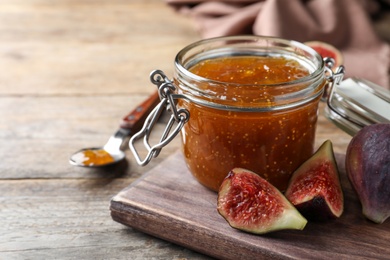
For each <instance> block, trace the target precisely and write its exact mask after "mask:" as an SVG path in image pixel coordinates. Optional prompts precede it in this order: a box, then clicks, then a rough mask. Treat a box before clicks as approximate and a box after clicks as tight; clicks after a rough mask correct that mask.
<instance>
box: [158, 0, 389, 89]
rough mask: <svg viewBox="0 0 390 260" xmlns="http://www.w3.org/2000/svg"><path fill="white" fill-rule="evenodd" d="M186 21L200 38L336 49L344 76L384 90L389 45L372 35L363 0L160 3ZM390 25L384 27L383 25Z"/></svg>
mask: <svg viewBox="0 0 390 260" xmlns="http://www.w3.org/2000/svg"><path fill="white" fill-rule="evenodd" d="M165 1H166V2H167V3H168V4H169V5H170V6H172V7H173V8H174V9H175V10H176V11H177V12H179V13H181V14H184V15H187V16H189V17H191V18H192V19H193V20H194V22H195V25H196V29H197V30H198V31H199V33H200V35H201V37H202V38H210V37H216V36H227V35H240V34H255V35H263V36H274V37H280V38H285V39H291V40H296V41H300V42H306V41H323V42H326V43H330V44H332V45H334V46H335V47H336V48H338V49H339V50H340V51H341V52H342V54H343V58H344V65H345V67H346V77H352V76H354V77H360V78H365V79H368V80H370V81H372V82H374V83H377V84H379V85H381V86H383V87H386V88H390V83H389V68H390V45H389V44H388V43H386V42H384V41H383V40H381V39H380V38H379V37H378V35H377V34H376V32H375V30H374V28H373V24H372V20H371V18H370V15H372V14H373V13H375V12H377V11H378V8H379V5H378V3H377V2H376V1H369V0H260V1H250V0H225V1H208V0H197V1H195V0H192V1H191V0H165ZM389 26H390V25H389Z"/></svg>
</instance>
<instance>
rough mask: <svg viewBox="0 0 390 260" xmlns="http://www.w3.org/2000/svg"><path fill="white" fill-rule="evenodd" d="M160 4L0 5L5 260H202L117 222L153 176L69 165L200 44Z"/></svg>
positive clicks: (129, 168) (0, 199) (0, 243)
mask: <svg viewBox="0 0 390 260" xmlns="http://www.w3.org/2000/svg"><path fill="white" fill-rule="evenodd" d="M198 39H199V36H198V35H197V33H196V32H195V30H194V26H193V24H192V23H191V20H189V19H188V18H186V17H182V16H179V15H177V14H175V13H174V12H173V11H172V10H171V9H170V8H168V7H167V6H166V5H165V4H164V2H163V1H160V0H148V1H145V0H131V1H125V0H117V1H110V0H96V1H89V0H77V1H76V0H58V1H50V0H23V1H22V0H9V1H2V2H1V3H0V142H1V148H0V155H1V156H0V158H1V162H0V192H1V194H0V220H1V225H0V258H1V259H54V258H66V259H86V258H87V259H120V258H125V259H148V258H149V259H150V258H154V259H207V258H208V257H206V256H204V255H201V254H198V253H196V252H193V251H190V250H188V249H186V248H182V247H180V246H177V245H174V244H171V243H169V242H166V241H163V240H159V239H157V238H154V237H151V236H148V235H146V234H144V233H141V232H137V231H136V230H133V229H131V228H127V227H125V226H123V225H120V224H118V223H117V222H114V221H113V220H112V219H111V217H110V212H109V202H110V199H111V198H112V197H113V196H114V195H115V194H117V193H118V192H119V191H120V190H122V189H123V188H125V187H127V186H128V185H129V184H131V183H132V182H133V181H134V180H136V179H137V178H138V177H140V176H141V175H142V174H143V173H144V172H146V171H148V170H149V169H151V168H152V167H154V166H156V165H157V164H159V163H160V162H162V161H163V160H164V159H165V158H167V157H168V156H169V155H170V154H172V153H173V152H174V151H176V150H177V148H178V146H179V142H178V140H175V141H174V142H173V143H172V144H171V145H170V146H169V147H168V148H166V149H165V150H163V152H162V154H161V155H160V157H158V158H157V159H155V160H154V161H153V162H152V163H151V164H150V165H148V166H146V167H139V166H137V165H136V163H135V160H134V159H133V158H132V155H131V154H130V152H129V151H126V153H127V160H126V161H125V162H123V163H120V164H119V165H117V166H112V167H109V168H104V169H86V168H79V167H74V166H71V165H70V164H69V163H68V158H69V156H70V155H71V154H72V153H73V152H74V151H76V150H78V149H79V148H83V147H91V146H92V147H93V146H97V145H100V144H104V143H105V142H106V141H107V139H108V137H109V136H110V135H111V134H113V133H114V131H115V130H116V128H117V127H118V123H119V119H120V118H122V116H124V115H125V114H126V113H127V112H128V111H129V110H130V109H132V108H134V107H135V106H136V104H137V103H139V102H141V101H142V100H143V99H144V98H145V97H146V96H148V95H149V94H151V93H152V92H153V91H154V85H152V84H151V83H150V81H149V73H150V71H152V70H153V69H156V68H158V69H162V70H164V71H165V72H166V73H167V74H168V75H172V71H173V58H174V56H175V54H176V53H177V52H178V51H179V50H180V49H181V48H182V47H184V46H185V45H187V44H189V43H191V42H193V41H195V40H198ZM326 139H331V140H332V141H333V143H334V148H335V151H336V152H338V153H344V152H345V149H346V146H347V144H348V142H349V140H350V136H348V135H347V134H345V133H344V132H342V131H341V130H339V129H337V128H336V127H335V126H334V125H332V124H331V123H329V122H328V121H327V120H326V119H325V118H324V117H323V115H320V119H319V126H318V133H317V141H316V145H317V146H318V145H319V144H321V143H322V142H323V141H324V140H326Z"/></svg>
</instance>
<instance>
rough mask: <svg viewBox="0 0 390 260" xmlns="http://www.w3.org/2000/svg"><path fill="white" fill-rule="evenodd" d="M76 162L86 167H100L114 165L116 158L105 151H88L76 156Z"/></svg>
mask: <svg viewBox="0 0 390 260" xmlns="http://www.w3.org/2000/svg"><path fill="white" fill-rule="evenodd" d="M74 159H76V162H77V163H78V164H81V165H85V166H99V165H105V164H109V163H113V162H114V161H115V160H114V158H113V157H112V156H111V155H110V154H109V153H108V152H107V151H106V150H103V149H96V150H95V149H87V150H84V151H81V152H80V153H79V154H76V156H74Z"/></svg>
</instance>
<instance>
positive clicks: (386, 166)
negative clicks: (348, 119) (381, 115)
mask: <svg viewBox="0 0 390 260" xmlns="http://www.w3.org/2000/svg"><path fill="white" fill-rule="evenodd" d="M345 166H346V171H347V175H348V178H349V180H350V182H351V184H352V187H353V188H354V189H355V191H356V193H357V195H358V197H359V200H360V202H361V204H362V211H363V215H364V216H365V217H366V218H368V219H370V220H371V221H373V222H375V223H378V224H380V223H383V222H384V221H385V220H386V219H387V218H388V217H389V216H390V124H388V123H386V124H385V123H383V124H373V125H369V126H366V127H364V128H363V129H362V130H360V131H359V132H358V133H357V134H356V135H355V136H354V137H353V138H352V140H351V142H350V143H349V145H348V148H347V154H346V162H345Z"/></svg>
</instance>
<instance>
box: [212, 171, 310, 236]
mask: <svg viewBox="0 0 390 260" xmlns="http://www.w3.org/2000/svg"><path fill="white" fill-rule="evenodd" d="M217 209H218V212H219V213H220V214H221V215H222V216H223V217H224V218H225V219H226V221H227V222H228V223H229V224H230V226H232V227H233V228H236V229H240V230H243V231H246V232H250V233H255V234H264V233H268V232H271V231H276V230H282V229H298V230H302V229H303V228H304V227H305V225H306V223H307V220H306V219H305V218H304V217H303V216H302V215H301V214H300V213H299V212H298V211H297V210H296V209H295V207H294V206H293V205H292V204H291V203H290V202H289V201H288V200H287V199H286V198H285V197H284V195H283V194H282V193H281V192H280V191H279V190H278V189H277V188H275V187H274V186H273V185H272V184H270V183H269V182H268V181H266V180H265V179H263V178H262V177H260V176H259V175H257V174H256V173H253V172H251V171H249V170H246V169H242V168H235V169H233V170H232V171H231V172H230V173H229V174H228V175H227V177H226V178H225V179H224V181H223V182H222V184H221V186H220V189H219V192H218V206H217Z"/></svg>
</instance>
